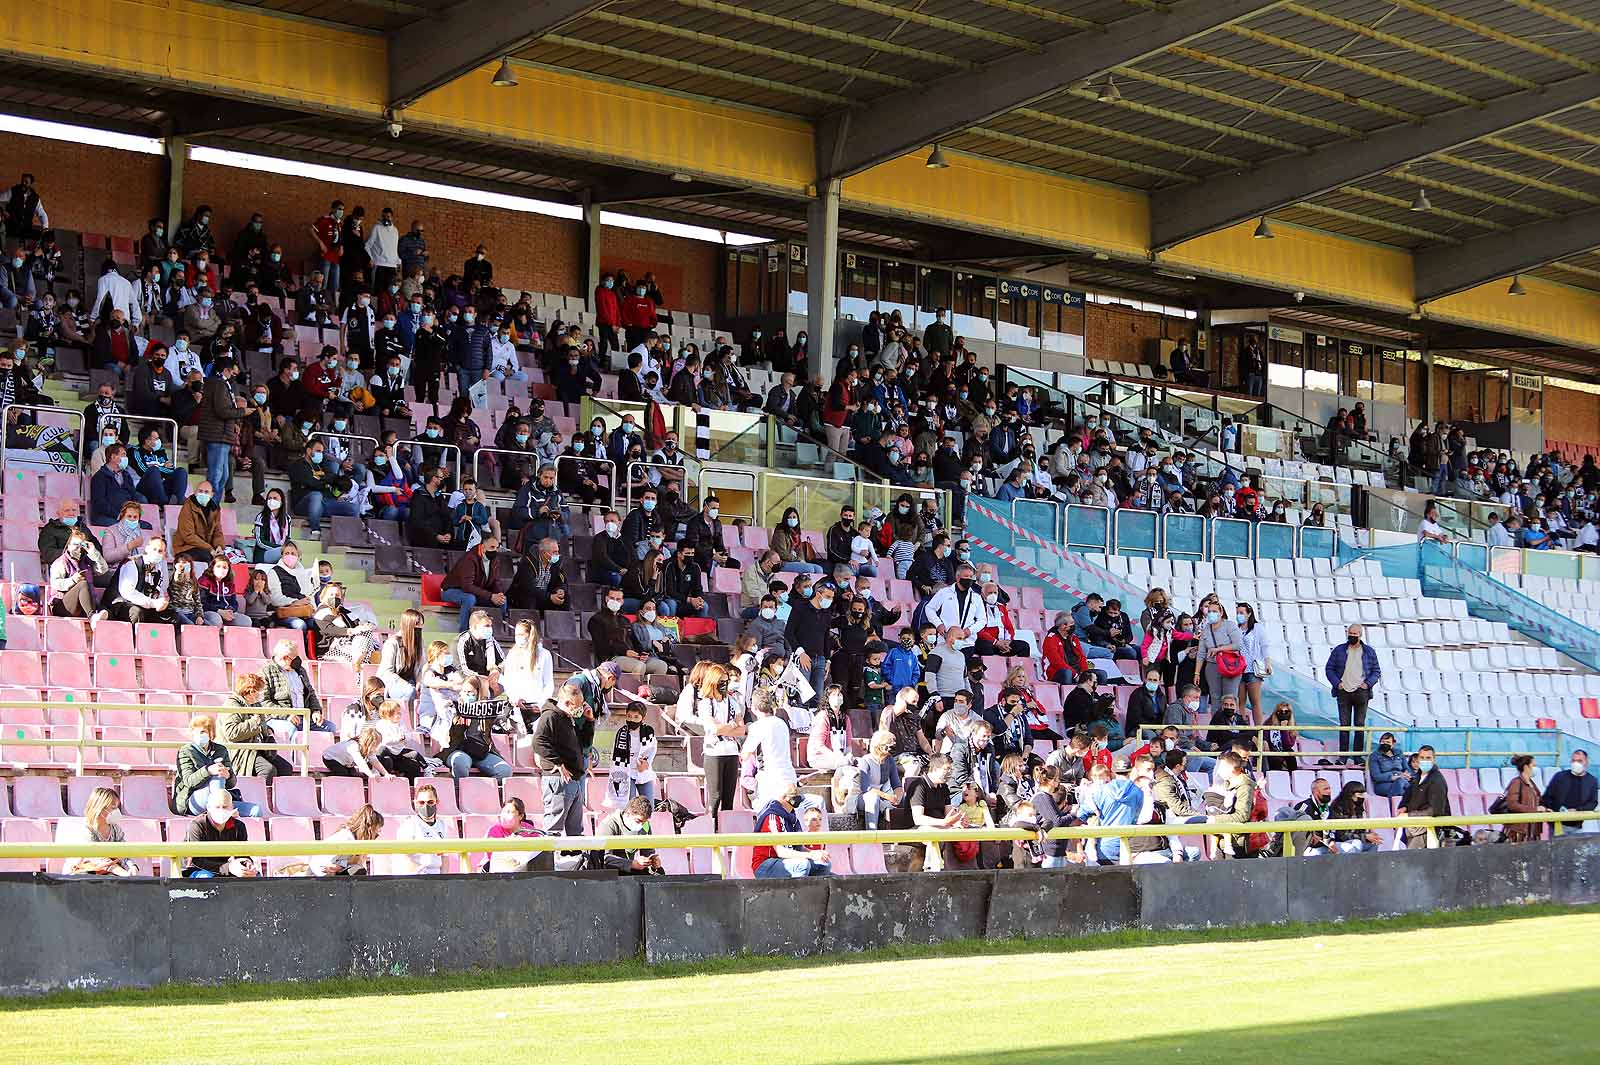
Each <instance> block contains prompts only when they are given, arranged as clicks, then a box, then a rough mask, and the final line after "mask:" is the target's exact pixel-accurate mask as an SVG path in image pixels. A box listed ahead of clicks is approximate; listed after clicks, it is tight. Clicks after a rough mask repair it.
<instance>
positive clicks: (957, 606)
mask: <svg viewBox="0 0 1600 1065" xmlns="http://www.w3.org/2000/svg"><path fill="white" fill-rule="evenodd" d="M976 574H977V570H976V569H974V568H973V566H972V564H971V563H970V562H963V563H962V564H961V565H960V566H958V567H956V583H955V584H953V585H946V586H945V587H943V588H941V589H939V590H938V591H937V592H934V593H933V597H932V598H931V599H929V600H928V610H927V619H928V621H929V622H930V623H931V624H933V625H935V626H937V627H938V629H939V634H940V635H941V636H942V635H944V633H945V632H947V631H948V630H950V629H961V630H963V636H962V639H961V641H960V642H959V643H958V644H956V646H957V647H958V648H960V649H961V650H963V651H965V650H966V649H967V648H969V647H971V646H972V645H973V644H974V643H976V642H977V638H976V633H977V632H978V630H979V629H981V628H983V627H984V625H985V623H986V622H987V621H988V619H989V608H988V606H987V605H986V604H985V603H984V601H983V593H982V592H981V591H979V590H978V588H977V586H976V580H975V579H974V578H975V576H976Z"/></svg>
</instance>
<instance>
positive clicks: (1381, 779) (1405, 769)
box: [1367, 732, 1412, 799]
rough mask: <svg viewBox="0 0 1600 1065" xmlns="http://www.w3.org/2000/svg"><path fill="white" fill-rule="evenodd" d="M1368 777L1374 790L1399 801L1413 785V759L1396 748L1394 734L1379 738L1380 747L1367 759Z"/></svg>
mask: <svg viewBox="0 0 1600 1065" xmlns="http://www.w3.org/2000/svg"><path fill="white" fill-rule="evenodd" d="M1367 776H1368V778H1370V779H1371V781H1372V790H1373V791H1375V792H1377V793H1378V794H1379V795H1382V796H1383V797H1384V798H1386V799H1398V798H1400V797H1401V796H1402V795H1404V794H1405V792H1406V788H1407V787H1409V786H1410V784H1411V777H1412V773H1411V759H1410V757H1409V756H1408V755H1407V754H1406V753H1405V752H1404V751H1402V750H1400V749H1399V748H1398V747H1396V746H1395V741H1394V733H1392V732H1385V733H1384V734H1383V735H1381V736H1379V737H1378V746H1377V747H1376V748H1375V749H1374V750H1373V752H1372V754H1371V755H1369V756H1368V758H1367Z"/></svg>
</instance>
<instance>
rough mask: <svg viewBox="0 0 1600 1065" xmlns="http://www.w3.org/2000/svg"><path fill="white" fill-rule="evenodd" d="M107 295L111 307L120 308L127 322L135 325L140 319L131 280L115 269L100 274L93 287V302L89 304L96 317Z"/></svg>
mask: <svg viewBox="0 0 1600 1065" xmlns="http://www.w3.org/2000/svg"><path fill="white" fill-rule="evenodd" d="M108 295H109V296H110V297H111V309H112V310H117V309H118V308H121V310H122V313H123V315H124V316H126V317H127V319H128V324H129V325H133V326H137V325H138V324H139V321H140V315H139V300H138V298H137V297H136V296H135V295H134V291H133V282H132V281H129V280H128V279H127V278H125V277H123V276H122V275H121V274H119V273H117V272H116V271H115V270H112V271H110V272H109V273H105V274H101V275H100V280H99V281H98V282H96V284H95V287H94V302H93V303H91V304H89V307H90V309H91V310H92V311H93V313H94V314H95V316H96V317H98V316H99V314H100V304H101V302H102V301H103V300H104V299H105V298H106V296H108Z"/></svg>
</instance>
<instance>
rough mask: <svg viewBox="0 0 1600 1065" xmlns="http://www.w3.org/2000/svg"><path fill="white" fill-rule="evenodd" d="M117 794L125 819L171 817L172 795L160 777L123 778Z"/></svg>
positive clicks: (138, 776) (134, 776) (136, 776)
mask: <svg viewBox="0 0 1600 1065" xmlns="http://www.w3.org/2000/svg"><path fill="white" fill-rule="evenodd" d="M119 794H120V796H121V798H122V812H123V814H124V815H125V816H127V817H144V818H166V817H171V816H172V808H171V803H172V793H171V792H170V791H169V790H168V788H167V784H166V781H165V780H164V779H163V778H161V777H156V776H149V775H143V774H135V775H133V776H129V777H123V778H122V784H121V788H120V791H119ZM179 838H182V837H179Z"/></svg>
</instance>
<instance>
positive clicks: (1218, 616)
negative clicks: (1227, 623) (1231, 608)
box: [1206, 610, 1222, 625]
mask: <svg viewBox="0 0 1600 1065" xmlns="http://www.w3.org/2000/svg"><path fill="white" fill-rule="evenodd" d="M1221 620H1222V612H1221V611H1220V610H1207V611H1206V621H1207V622H1209V623H1210V624H1213V625H1215V624H1216V623H1217V622H1219V621H1221Z"/></svg>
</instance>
